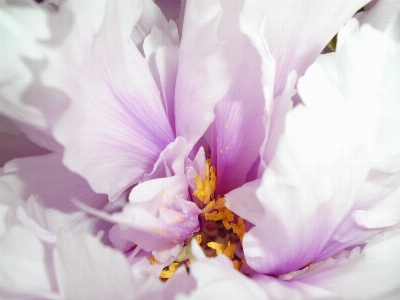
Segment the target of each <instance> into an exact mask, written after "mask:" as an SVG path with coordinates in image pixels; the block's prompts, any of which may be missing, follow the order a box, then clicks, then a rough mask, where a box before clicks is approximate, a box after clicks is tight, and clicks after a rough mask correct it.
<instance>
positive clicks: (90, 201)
mask: <svg viewBox="0 0 400 300" xmlns="http://www.w3.org/2000/svg"><path fill="white" fill-rule="evenodd" d="M0 181H1V182H3V183H5V184H7V185H8V186H9V187H10V188H11V189H12V190H13V191H14V192H15V193H16V195H17V197H19V198H20V199H22V200H24V201H27V200H28V199H29V197H30V196H31V195H38V196H39V197H41V198H42V199H43V202H44V205H45V209H46V215H47V224H48V228H46V229H48V230H50V231H51V232H54V233H57V232H59V231H60V230H61V229H63V230H84V231H89V232H93V233H97V232H98V231H99V230H107V229H108V228H109V225H108V224H106V223H105V222H103V221H100V220H98V219H97V218H93V217H90V216H88V215H87V214H86V213H85V212H83V211H81V210H80V209H78V208H77V207H76V206H75V205H74V204H73V203H72V202H71V200H72V199H78V200H79V201H81V202H83V203H85V204H87V205H89V206H92V207H94V208H97V209H102V208H103V207H104V206H105V205H106V203H108V201H107V197H106V196H105V195H98V194H95V193H94V192H93V191H92V189H91V188H90V186H89V185H88V184H87V182H86V181H85V180H84V179H83V178H81V177H80V176H78V175H76V174H74V173H71V172H70V171H68V170H67V169H66V168H65V167H64V166H63V165H62V163H61V155H58V154H48V155H43V156H37V157H30V158H23V159H15V160H13V161H11V162H9V163H7V164H6V165H5V166H4V168H3V172H2V176H1V178H0Z"/></svg>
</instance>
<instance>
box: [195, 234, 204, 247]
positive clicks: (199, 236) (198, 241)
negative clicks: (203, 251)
mask: <svg viewBox="0 0 400 300" xmlns="http://www.w3.org/2000/svg"><path fill="white" fill-rule="evenodd" d="M196 241H197V243H198V244H199V245H200V244H201V242H202V241H203V239H202V237H201V234H198V235H196Z"/></svg>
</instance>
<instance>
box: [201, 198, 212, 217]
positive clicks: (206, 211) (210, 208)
mask: <svg viewBox="0 0 400 300" xmlns="http://www.w3.org/2000/svg"><path fill="white" fill-rule="evenodd" d="M214 204H215V200H212V201H210V203H208V204H207V206H206V207H204V209H203V214H206V213H209V212H210V211H211V210H212V209H213V206H214Z"/></svg>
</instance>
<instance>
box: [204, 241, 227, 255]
mask: <svg viewBox="0 0 400 300" xmlns="http://www.w3.org/2000/svg"><path fill="white" fill-rule="evenodd" d="M207 246H208V247H210V248H212V249H214V250H215V251H216V252H217V254H220V253H223V252H224V250H225V245H224V244H220V243H217V242H209V243H207Z"/></svg>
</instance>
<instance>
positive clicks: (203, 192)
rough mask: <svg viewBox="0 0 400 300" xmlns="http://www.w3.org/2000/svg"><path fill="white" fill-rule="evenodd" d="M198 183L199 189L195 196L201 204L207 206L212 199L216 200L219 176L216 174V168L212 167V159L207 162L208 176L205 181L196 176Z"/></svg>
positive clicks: (206, 175)
mask: <svg viewBox="0 0 400 300" xmlns="http://www.w3.org/2000/svg"><path fill="white" fill-rule="evenodd" d="M194 180H195V181H196V185H197V189H196V190H195V191H194V193H193V195H194V196H196V197H197V198H198V199H199V200H200V201H201V202H203V203H204V204H205V205H207V204H208V203H209V202H210V200H211V199H212V198H214V192H215V187H216V185H217V176H216V174H215V168H214V167H213V166H211V159H207V161H206V174H205V178H204V180H203V181H201V179H200V177H199V176H198V175H196V176H195V177H194Z"/></svg>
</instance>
